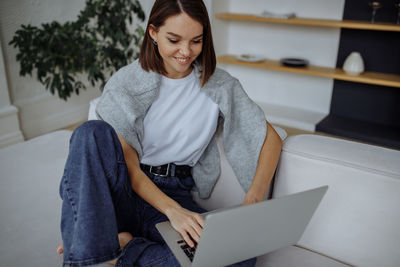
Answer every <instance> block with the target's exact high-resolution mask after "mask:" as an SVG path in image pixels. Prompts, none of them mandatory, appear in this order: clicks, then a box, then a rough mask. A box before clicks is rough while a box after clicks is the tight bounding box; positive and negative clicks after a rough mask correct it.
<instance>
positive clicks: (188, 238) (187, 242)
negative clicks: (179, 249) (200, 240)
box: [180, 229, 194, 248]
mask: <svg viewBox="0 0 400 267" xmlns="http://www.w3.org/2000/svg"><path fill="white" fill-rule="evenodd" d="M180 234H181V236H182V238H183V240H185V242H186V244H188V245H189V247H191V248H193V247H194V243H193V241H192V239H191V238H190V236H189V235H188V234H187V233H186V231H185V229H183V230H182V232H180Z"/></svg>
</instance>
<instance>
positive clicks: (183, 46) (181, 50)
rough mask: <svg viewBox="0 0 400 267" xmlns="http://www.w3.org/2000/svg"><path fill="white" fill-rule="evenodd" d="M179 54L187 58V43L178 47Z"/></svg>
mask: <svg viewBox="0 0 400 267" xmlns="http://www.w3.org/2000/svg"><path fill="white" fill-rule="evenodd" d="M180 53H181V54H182V56H185V57H188V56H189V55H190V45H189V44H188V43H184V44H182V46H181V47H180Z"/></svg>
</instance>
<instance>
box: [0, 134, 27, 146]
mask: <svg viewBox="0 0 400 267" xmlns="http://www.w3.org/2000/svg"><path fill="white" fill-rule="evenodd" d="M23 141H24V136H23V135H22V133H21V131H17V132H13V133H9V134H5V135H2V136H0V148H3V147H6V146H10V145H13V144H17V143H20V142H23Z"/></svg>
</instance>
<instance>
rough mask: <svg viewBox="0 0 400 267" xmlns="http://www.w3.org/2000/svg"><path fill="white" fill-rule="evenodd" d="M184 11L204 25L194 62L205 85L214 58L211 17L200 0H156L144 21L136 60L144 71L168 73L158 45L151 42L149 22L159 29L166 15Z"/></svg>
mask: <svg viewBox="0 0 400 267" xmlns="http://www.w3.org/2000/svg"><path fill="white" fill-rule="evenodd" d="M183 12H184V13H186V14H187V15H189V17H191V18H193V19H194V20H196V21H198V22H199V23H201V24H202V25H203V42H202V43H203V48H202V51H201V53H200V55H199V56H198V57H197V59H196V60H195V62H194V63H195V64H198V65H200V66H201V67H202V71H201V76H200V80H201V86H204V85H205V84H206V83H207V81H208V80H209V78H210V77H211V75H212V74H213V73H214V71H215V66H216V58H215V51H214V45H213V39H212V35H211V25H210V19H209V17H208V12H207V8H206V6H205V5H204V3H203V1H202V0H156V2H155V3H154V5H153V8H152V10H151V13H150V17H149V21H148V23H147V28H146V33H145V35H144V39H143V43H142V47H141V49H140V55H139V62H140V64H141V66H142V68H143V69H144V70H146V71H154V72H157V73H159V74H162V75H166V74H167V72H166V70H165V68H164V64H163V60H162V57H161V55H160V53H159V52H158V48H157V46H156V45H154V44H153V40H152V38H151V37H150V33H149V26H150V25H151V24H152V25H154V26H155V27H156V29H158V28H159V27H161V26H163V25H164V23H165V21H166V20H167V19H168V18H169V17H171V16H175V15H179V14H181V13H183Z"/></svg>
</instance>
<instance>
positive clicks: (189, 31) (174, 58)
mask: <svg viewBox="0 0 400 267" xmlns="http://www.w3.org/2000/svg"><path fill="white" fill-rule="evenodd" d="M149 33H150V36H151V38H152V39H153V40H155V41H157V43H158V52H159V53H160V55H161V57H162V59H163V63H164V68H165V70H166V71H167V75H166V76H167V77H168V78H172V79H179V78H183V77H185V76H187V75H189V74H190V73H191V71H192V63H193V61H195V60H196V58H197V57H198V56H199V55H200V53H201V51H202V48H203V25H202V24H201V23H199V22H198V21H196V20H194V19H192V18H191V17H189V16H188V15H187V14H186V13H184V12H183V13H180V14H179V15H176V16H172V17H169V18H168V19H167V20H166V21H165V23H164V25H162V26H161V27H159V28H158V29H156V28H155V27H154V25H150V28H149Z"/></svg>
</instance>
